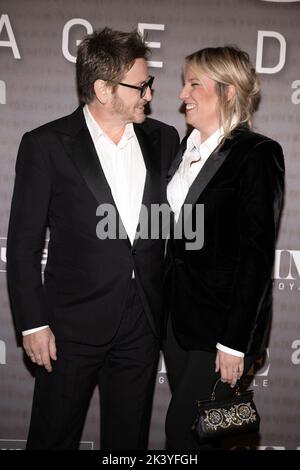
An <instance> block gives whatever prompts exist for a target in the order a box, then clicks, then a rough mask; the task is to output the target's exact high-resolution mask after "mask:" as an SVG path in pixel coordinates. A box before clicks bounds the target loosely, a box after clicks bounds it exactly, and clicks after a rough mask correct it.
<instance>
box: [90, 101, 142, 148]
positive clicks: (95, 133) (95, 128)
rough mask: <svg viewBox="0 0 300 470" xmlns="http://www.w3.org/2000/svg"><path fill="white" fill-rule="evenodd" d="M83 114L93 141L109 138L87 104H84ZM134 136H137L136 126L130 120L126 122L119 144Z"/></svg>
mask: <svg viewBox="0 0 300 470" xmlns="http://www.w3.org/2000/svg"><path fill="white" fill-rule="evenodd" d="M83 114H84V118H85V122H86V125H87V127H88V130H89V131H90V134H91V137H92V139H93V142H97V141H98V139H100V137H105V138H106V139H109V137H108V135H107V134H105V132H104V131H103V130H102V129H101V127H100V126H99V124H98V123H97V122H96V120H95V118H94V117H93V115H92V113H91V112H90V110H89V107H88V105H87V104H86V105H84V107H83ZM134 136H135V133H134V127H133V124H132V123H131V122H130V123H128V124H126V126H125V131H124V134H123V135H122V138H121V140H120V142H119V144H118V145H119V146H120V144H121V145H122V144H124V143H127V141H128V140H129V139H131V138H132V137H134ZM109 140H111V139H109Z"/></svg>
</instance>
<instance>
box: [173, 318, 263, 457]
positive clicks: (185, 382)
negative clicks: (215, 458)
mask: <svg viewBox="0 0 300 470" xmlns="http://www.w3.org/2000/svg"><path fill="white" fill-rule="evenodd" d="M164 356H165V361H166V366H167V373H168V378H169V383H170V387H171V392H172V398H171V401H170V405H169V408H168V412H167V418H166V437H167V448H168V450H204V449H213V448H218V447H219V446H220V444H221V443H215V444H212V445H210V444H208V445H199V444H198V442H197V441H196V439H195V438H194V435H193V433H192V431H191V427H192V424H193V421H194V419H195V417H196V413H197V400H205V399H207V398H209V397H210V396H211V391H212V387H213V385H214V383H215V382H216V380H217V379H218V378H219V377H220V374H219V373H216V372H215V359H216V353H215V352H207V351H199V350H185V349H183V348H182V347H181V346H180V345H179V344H178V342H177V340H176V338H175V336H174V333H173V329H172V326H171V322H169V324H168V334H167V339H166V340H165V343H164ZM254 360H255V357H254V356H248V357H245V364H244V373H247V371H248V370H249V369H250V367H251V365H252V364H253V362H254ZM230 396H232V389H231V388H230V386H229V384H224V383H221V382H220V383H219V384H218V386H217V393H216V397H217V399H223V398H224V399H225V398H227V397H230Z"/></svg>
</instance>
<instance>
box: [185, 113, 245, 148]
mask: <svg viewBox="0 0 300 470" xmlns="http://www.w3.org/2000/svg"><path fill="white" fill-rule="evenodd" d="M236 123H237V118H236V115H233V118H232V123H231V128H233V127H234V126H235V125H236ZM223 136H224V129H223V127H219V129H217V130H216V131H215V132H214V133H213V134H212V135H210V136H209V137H208V139H206V140H205V141H204V142H203V143H201V134H200V131H198V129H194V130H193V131H192V132H191V134H190V135H189V137H188V140H187V144H186V150H187V151H188V152H190V151H191V150H193V149H194V148H196V150H197V151H198V152H199V153H200V155H201V156H202V154H205V155H207V156H208V155H210V154H211V153H212V152H213V151H214V150H215V149H216V148H217V147H218V145H219V144H220V142H221V140H222V138H223Z"/></svg>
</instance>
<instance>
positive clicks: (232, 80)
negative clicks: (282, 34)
mask: <svg viewBox="0 0 300 470" xmlns="http://www.w3.org/2000/svg"><path fill="white" fill-rule="evenodd" d="M185 65H186V67H190V68H191V69H192V70H193V72H194V73H196V74H199V73H204V74H205V75H207V76H208V77H209V78H211V79H212V80H214V81H215V82H216V91H217V94H218V97H219V104H220V125H221V126H222V127H223V129H224V139H226V138H230V137H231V131H232V130H233V127H232V119H233V115H235V116H236V119H237V122H236V124H235V125H234V127H236V126H238V125H240V124H242V123H246V124H247V125H248V126H249V127H252V123H253V114H254V112H255V111H256V110H257V107H258V104H259V101H260V80H259V78H258V76H257V74H256V72H255V69H254V68H253V66H252V64H251V62H250V59H249V55H248V54H247V52H244V51H242V50H240V49H239V48H237V47H233V46H225V47H208V48H205V49H201V50H200V51H197V52H194V53H193V54H190V55H188V56H187V57H186V60H185ZM230 85H233V86H234V87H235V93H234V95H233V96H232V97H230V98H228V87H229V86H230Z"/></svg>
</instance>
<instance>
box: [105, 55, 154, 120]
mask: <svg viewBox="0 0 300 470" xmlns="http://www.w3.org/2000/svg"><path fill="white" fill-rule="evenodd" d="M148 78H149V75H148V68H147V63H146V61H145V59H136V60H135V62H134V64H133V66H132V67H131V69H130V70H129V71H128V72H127V73H126V74H125V75H124V77H123V78H122V80H121V83H126V84H128V85H135V86H140V85H142V84H143V83H145V82H146V81H147V80H148ZM151 100H152V93H151V90H150V88H149V87H148V88H147V91H146V94H145V96H144V97H143V98H141V94H140V91H139V90H136V89H134V88H128V87H125V86H122V85H118V86H117V88H116V90H115V92H114V93H113V95H112V101H111V114H112V115H115V117H116V118H117V119H118V120H120V121H121V122H122V123H123V124H127V123H129V122H135V123H137V124H139V123H141V122H143V121H144V120H145V109H144V108H145V105H146V104H147V103H148V102H149V101H151Z"/></svg>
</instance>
